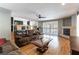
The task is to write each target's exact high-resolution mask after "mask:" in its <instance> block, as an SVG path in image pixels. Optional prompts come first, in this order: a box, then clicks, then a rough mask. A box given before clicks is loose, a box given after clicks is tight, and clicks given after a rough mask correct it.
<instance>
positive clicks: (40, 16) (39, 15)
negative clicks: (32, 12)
mask: <svg viewBox="0 0 79 59" xmlns="http://www.w3.org/2000/svg"><path fill="white" fill-rule="evenodd" d="M36 16H37V17H38V18H46V17H44V16H42V15H41V14H38V15H36Z"/></svg>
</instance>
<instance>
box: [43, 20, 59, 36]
mask: <svg viewBox="0 0 79 59" xmlns="http://www.w3.org/2000/svg"><path fill="white" fill-rule="evenodd" d="M43 33H44V34H46V35H58V21H52V22H43Z"/></svg>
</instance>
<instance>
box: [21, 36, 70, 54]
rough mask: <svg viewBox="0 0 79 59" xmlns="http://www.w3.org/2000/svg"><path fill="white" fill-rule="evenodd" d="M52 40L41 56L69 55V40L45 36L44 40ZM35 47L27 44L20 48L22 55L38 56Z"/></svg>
mask: <svg viewBox="0 0 79 59" xmlns="http://www.w3.org/2000/svg"><path fill="white" fill-rule="evenodd" d="M49 39H52V41H51V42H50V43H49V48H48V50H47V51H46V52H45V53H44V54H43V55H69V54H70V40H69V39H65V38H63V37H58V36H52V37H51V36H49V38H48V37H47V36H46V37H45V38H44V40H49ZM36 48H37V46H35V45H33V44H28V45H26V46H23V47H21V48H20V51H21V53H22V54H24V55H38V52H37V51H36Z"/></svg>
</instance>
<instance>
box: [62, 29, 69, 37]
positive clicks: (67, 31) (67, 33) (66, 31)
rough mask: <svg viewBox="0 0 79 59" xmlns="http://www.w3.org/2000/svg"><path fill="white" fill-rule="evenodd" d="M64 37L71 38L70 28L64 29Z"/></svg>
mask: <svg viewBox="0 0 79 59" xmlns="http://www.w3.org/2000/svg"><path fill="white" fill-rule="evenodd" d="M63 35H66V36H70V29H69V28H64V29H63Z"/></svg>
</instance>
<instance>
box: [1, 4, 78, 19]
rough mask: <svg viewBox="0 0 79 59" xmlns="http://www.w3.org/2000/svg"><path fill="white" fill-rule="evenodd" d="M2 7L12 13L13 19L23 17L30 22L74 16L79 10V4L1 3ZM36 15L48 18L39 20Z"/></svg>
mask: <svg viewBox="0 0 79 59" xmlns="http://www.w3.org/2000/svg"><path fill="white" fill-rule="evenodd" d="M0 7H3V8H6V9H9V10H11V11H12V16H13V17H21V18H25V19H30V20H50V19H57V18H62V17H65V16H69V15H72V14H74V13H76V12H77V10H78V9H79V4H77V3H76V4H74V3H72V4H67V3H66V4H65V5H61V3H0ZM36 14H41V15H42V16H44V17H46V18H41V19H38V17H37V16H36Z"/></svg>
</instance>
